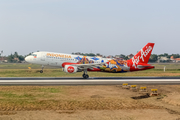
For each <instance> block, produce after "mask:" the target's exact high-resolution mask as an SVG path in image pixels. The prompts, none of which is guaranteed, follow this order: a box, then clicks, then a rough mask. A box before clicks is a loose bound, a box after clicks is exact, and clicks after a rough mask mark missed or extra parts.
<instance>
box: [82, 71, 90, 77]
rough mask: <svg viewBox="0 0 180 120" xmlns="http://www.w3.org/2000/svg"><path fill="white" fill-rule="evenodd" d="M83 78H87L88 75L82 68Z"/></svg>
mask: <svg viewBox="0 0 180 120" xmlns="http://www.w3.org/2000/svg"><path fill="white" fill-rule="evenodd" d="M82 76H83V78H84V79H88V78H89V75H88V74H87V70H84V74H83V75H82Z"/></svg>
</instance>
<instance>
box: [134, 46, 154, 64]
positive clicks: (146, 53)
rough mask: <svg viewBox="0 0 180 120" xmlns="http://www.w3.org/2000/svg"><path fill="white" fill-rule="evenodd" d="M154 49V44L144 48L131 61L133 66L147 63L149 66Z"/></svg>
mask: <svg viewBox="0 0 180 120" xmlns="http://www.w3.org/2000/svg"><path fill="white" fill-rule="evenodd" d="M153 48H154V43H148V44H147V45H146V46H144V47H143V48H142V49H141V50H140V51H139V52H138V53H137V54H136V55H135V56H134V57H133V58H132V59H131V60H132V62H133V64H138V63H145V64H147V63H148V61H149V58H150V56H151V52H152V50H153Z"/></svg>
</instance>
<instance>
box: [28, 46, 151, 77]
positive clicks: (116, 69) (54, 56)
mask: <svg viewBox="0 0 180 120" xmlns="http://www.w3.org/2000/svg"><path fill="white" fill-rule="evenodd" d="M154 44H155V43H148V44H147V45H145V46H144V47H143V48H142V49H141V50H140V51H139V52H138V53H137V54H136V55H135V56H134V57H132V58H131V59H129V60H123V59H121V58H112V59H111V58H99V57H90V56H81V55H73V54H64V53H54V52H43V51H42V52H34V53H32V54H31V55H29V56H27V57H26V58H25V61H27V62H28V63H33V64H40V65H42V70H41V71H40V73H43V69H44V66H48V65H49V66H56V67H59V68H63V71H64V72H66V73H76V72H82V71H83V72H84V73H83V75H82V77H83V78H84V79H87V78H89V75H88V74H87V71H99V72H111V73H123V72H133V71H140V70H147V69H152V68H154V66H152V65H150V64H148V61H149V58H150V56H151V52H152V50H153V48H154Z"/></svg>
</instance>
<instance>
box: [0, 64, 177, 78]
mask: <svg viewBox="0 0 180 120" xmlns="http://www.w3.org/2000/svg"><path fill="white" fill-rule="evenodd" d="M154 66H155V69H151V70H145V71H137V72H128V73H103V72H88V74H89V76H90V77H123V76H180V64H154ZM164 66H166V71H165V72H164ZM28 67H31V69H28ZM40 70H41V66H40V65H34V64H20V63H19V64H0V77H81V76H82V74H83V72H78V73H75V74H68V73H65V72H63V71H62V69H61V68H55V67H50V66H46V67H45V69H44V73H42V74H41V73H40V72H39V71H40Z"/></svg>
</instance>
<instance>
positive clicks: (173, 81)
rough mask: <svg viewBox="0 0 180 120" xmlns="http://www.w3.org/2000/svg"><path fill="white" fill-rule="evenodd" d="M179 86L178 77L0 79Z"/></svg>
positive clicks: (25, 82)
mask: <svg viewBox="0 0 180 120" xmlns="http://www.w3.org/2000/svg"><path fill="white" fill-rule="evenodd" d="M123 83H128V84H129V85H132V84H134V85H141V84H142V85H144V84H146V85H147V84H148V85H179V84H180V77H99V78H96V77H92V78H89V79H83V78H67V77H66V78H58V77H54V78H53V77H50V78H47V77H45V78H43V77H36V78H35V77H28V78H25V77H22V78H0V85H15V86H16V85H42V86H43V85H46V86H47V85H57V86H58V85H122V84H123Z"/></svg>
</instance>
